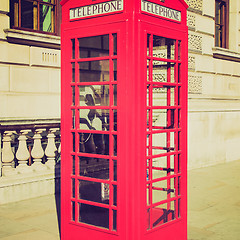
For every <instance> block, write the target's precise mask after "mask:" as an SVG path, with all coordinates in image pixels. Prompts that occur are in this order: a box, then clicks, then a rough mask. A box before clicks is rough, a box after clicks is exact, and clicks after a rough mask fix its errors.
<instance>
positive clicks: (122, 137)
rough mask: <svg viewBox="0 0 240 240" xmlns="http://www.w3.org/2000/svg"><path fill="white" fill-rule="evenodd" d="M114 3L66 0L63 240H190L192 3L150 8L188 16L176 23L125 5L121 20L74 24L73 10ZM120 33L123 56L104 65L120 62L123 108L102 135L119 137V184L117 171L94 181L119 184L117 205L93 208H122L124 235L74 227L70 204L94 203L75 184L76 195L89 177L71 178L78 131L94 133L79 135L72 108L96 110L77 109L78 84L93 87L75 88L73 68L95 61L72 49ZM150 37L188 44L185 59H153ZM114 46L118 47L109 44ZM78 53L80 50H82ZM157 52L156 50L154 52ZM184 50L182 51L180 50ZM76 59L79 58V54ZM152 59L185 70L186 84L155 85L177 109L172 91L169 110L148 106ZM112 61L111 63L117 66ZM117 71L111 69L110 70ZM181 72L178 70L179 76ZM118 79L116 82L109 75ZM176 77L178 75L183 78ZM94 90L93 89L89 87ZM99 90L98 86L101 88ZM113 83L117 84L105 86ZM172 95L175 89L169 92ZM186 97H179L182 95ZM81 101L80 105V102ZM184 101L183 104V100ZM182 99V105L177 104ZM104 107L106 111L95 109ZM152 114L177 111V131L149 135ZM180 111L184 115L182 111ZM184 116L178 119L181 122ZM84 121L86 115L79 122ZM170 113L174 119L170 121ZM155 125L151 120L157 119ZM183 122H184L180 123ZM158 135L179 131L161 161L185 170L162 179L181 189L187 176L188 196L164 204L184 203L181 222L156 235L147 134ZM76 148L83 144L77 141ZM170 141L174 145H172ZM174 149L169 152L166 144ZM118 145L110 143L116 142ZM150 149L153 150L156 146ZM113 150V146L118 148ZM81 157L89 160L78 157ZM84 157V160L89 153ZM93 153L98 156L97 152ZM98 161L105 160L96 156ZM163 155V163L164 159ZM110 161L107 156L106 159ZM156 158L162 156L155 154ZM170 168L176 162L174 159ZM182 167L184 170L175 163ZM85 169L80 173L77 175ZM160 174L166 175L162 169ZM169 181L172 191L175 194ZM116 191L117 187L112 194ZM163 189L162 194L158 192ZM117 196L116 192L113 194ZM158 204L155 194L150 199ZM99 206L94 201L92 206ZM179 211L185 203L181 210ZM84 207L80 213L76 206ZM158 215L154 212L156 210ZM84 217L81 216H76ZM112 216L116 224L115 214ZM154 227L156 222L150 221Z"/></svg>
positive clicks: (176, 1)
mask: <svg viewBox="0 0 240 240" xmlns="http://www.w3.org/2000/svg"><path fill="white" fill-rule="evenodd" d="M99 2H107V1H100V0H96V1H91V0H86V1H81V2H79V1H75V0H69V1H67V0H63V1H62V3H61V4H62V5H63V24H62V98H61V99H62V122H61V130H62V158H61V159H62V180H61V181H62V183H61V184H62V188H61V191H62V192H61V201H62V203H61V231H62V232H61V238H62V239H63V240H75V239H76V240H77V239H88V240H89V239H96V238H97V239H104V240H108V239H109V240H110V239H111V240H114V239H122V240H150V239H151V240H155V239H169V240H174V239H178V240H185V239H187V61H188V60H187V59H188V58H187V49H188V48H187V40H188V39H187V27H186V7H187V6H186V4H185V2H184V1H183V0H171V1H170V0H166V1H165V3H162V2H160V1H158V0H151V2H154V3H157V4H160V5H163V6H167V7H169V8H173V9H176V10H178V11H181V13H182V21H181V22H180V23H176V22H174V21H171V20H167V19H163V18H160V17H154V16H152V15H149V14H144V13H141V10H140V6H141V5H140V3H141V1H140V0H138V1H131V0H129V1H128V0H125V1H124V11H123V12H121V13H117V14H109V15H104V16H97V17H93V18H88V19H84V20H74V21H70V20H69V9H70V8H74V7H79V6H80V3H81V4H82V5H90V4H96V3H99ZM113 33H117V36H118V41H117V42H118V45H117V48H118V54H117V56H112V54H111V53H110V55H109V57H101V58H98V60H100V59H113V58H117V61H118V64H117V75H118V76H117V82H114V84H117V92H118V95H117V103H118V105H117V107H115V106H110V107H109V109H110V111H111V109H116V108H117V113H118V116H117V125H118V126H117V132H115V131H113V132H106V131H104V132H103V131H100V132H98V133H101V134H107V133H109V134H110V135H111V134H115V133H116V134H117V151H118V154H117V157H116V156H112V155H113V154H111V153H110V156H107V158H108V159H110V169H112V161H111V159H117V182H115V181H113V177H112V175H113V172H112V170H110V175H111V176H110V179H109V180H108V179H105V180H102V179H101V180H96V179H95V180H94V181H95V182H96V181H97V182H102V183H110V186H113V185H111V184H114V185H117V206H114V205H113V204H112V199H111V198H112V196H111V194H110V200H109V201H110V204H109V206H106V205H104V204H102V203H94V205H95V206H100V207H104V208H106V207H107V208H109V209H110V210H111V209H113V210H117V231H112V225H111V224H110V228H109V229H103V228H100V227H96V226H92V225H89V224H84V223H77V222H76V221H72V216H71V212H72V210H71V201H76V202H82V203H89V202H88V201H87V200H81V199H77V200H76V196H78V192H77V187H76V186H75V189H76V190H75V196H74V197H73V196H72V185H71V184H72V182H71V181H72V180H71V179H76V180H79V179H85V180H92V179H90V178H86V177H84V178H82V177H81V176H77V175H76V174H75V175H74V174H72V167H73V166H72V163H71V162H72V159H71V155H74V154H75V153H73V152H72V144H71V141H72V140H71V139H72V132H76V133H78V132H80V131H81V132H90V131H89V130H79V129H78V130H77V129H75V130H74V129H72V110H73V109H76V110H78V109H84V108H87V109H90V108H93V109H94V108H95V107H89V106H88V107H83V106H72V89H71V87H72V86H75V87H78V86H80V85H86V84H85V83H84V84H83V83H80V82H76V81H75V83H72V82H71V74H72V66H71V63H73V62H75V64H76V66H77V63H78V62H80V61H89V60H96V59H84V60H81V59H72V56H71V55H72V45H71V39H78V38H82V37H89V36H99V35H104V34H110V38H111V36H112V35H111V34H113ZM147 34H150V35H151V36H153V35H157V36H161V37H164V38H170V39H175V40H176V41H181V43H182V45H181V60H178V59H174V60H166V59H161V58H155V57H153V55H150V56H147ZM110 45H111V41H110ZM77 48H78V47H76V49H77ZM150 49H151V48H150ZM176 51H177V50H176ZM76 54H77V53H76ZM147 59H148V60H149V61H153V60H155V61H156V60H158V61H165V62H171V63H175V64H177V66H178V65H179V64H181V71H180V74H181V82H179V83H164V84H162V83H161V84H159V83H156V84H155V83H154V86H155V85H156V86H158V87H159V86H163V85H165V86H167V87H172V88H173V89H179V91H176V90H174V94H175V102H174V105H173V106H169V105H170V102H169V101H170V100H169V99H170V98H171V96H170V91H169V90H167V92H168V93H167V99H168V100H167V106H160V107H159V106H152V105H150V106H147V85H151V86H153V84H152V83H150V82H151V81H150V82H147V80H146V79H147ZM110 61H111V60H110ZM110 68H111V69H112V66H110ZM177 72H178V71H177ZM110 78H111V77H110ZM176 78H177V76H176ZM76 79H78V71H77V70H76ZM88 84H91V83H88ZM97 84H98V85H99V83H97ZM101 84H110V86H112V84H113V83H112V82H111V80H110V83H106V82H104V83H100V85H101ZM169 89H170V88H169ZM179 92H180V96H178V94H179ZM75 97H76V103H77V102H78V97H77V96H75ZM178 97H179V98H178ZM176 99H179V102H177V100H176ZM96 108H104V107H96ZM148 109H149V110H150V112H151V111H152V109H173V110H174V109H175V112H177V114H175V116H174V122H175V126H174V129H170V130H169V129H157V130H153V129H152V130H151V129H150V130H147V117H146V113H147V110H148ZM180 111H181V114H179V112H180ZM178 114H179V116H178ZM78 117H79V116H78ZM169 118H170V115H168V119H169ZM150 119H152V116H151V114H150ZM178 122H179V123H178ZM153 131H156V132H158V133H163V132H164V133H165V134H166V135H167V139H168V140H169V136H170V132H177V133H179V136H180V138H181V141H178V137H175V150H174V152H171V153H169V152H166V153H165V154H161V155H159V156H166V157H167V159H169V158H170V155H171V154H172V155H174V154H175V155H174V156H175V162H176V159H177V157H176V156H180V157H181V160H180V161H181V171H180V172H174V174H171V175H170V174H169V173H168V175H167V176H166V177H165V178H161V179H157V180H167V179H168V180H169V179H170V178H175V179H176V181H175V186H178V179H179V178H178V177H180V176H181V193H178V190H177V189H178V187H175V189H176V196H175V197H174V198H170V195H169V194H168V195H167V196H168V198H167V200H166V201H164V202H160V203H165V202H166V203H167V202H169V201H170V200H177V199H181V205H180V212H181V213H180V216H179V217H178V216H177V217H176V219H175V220H172V221H169V222H167V223H165V224H162V225H160V226H158V227H156V228H152V227H151V226H152V223H150V230H148V224H147V221H148V220H147V219H148V213H147V209H152V208H153V207H155V206H156V205H159V202H158V203H156V204H155V203H151V204H150V205H147V184H148V185H149V186H150V188H152V184H153V183H154V182H155V181H157V180H156V179H151V176H150V177H149V179H147V177H148V176H147V169H148V170H150V171H151V170H152V165H151V164H150V165H149V167H148V166H147V159H150V158H151V159H152V156H150V155H149V156H147V155H146V149H147V137H146V134H152V132H153ZM75 141H76V142H77V141H78V139H77V138H76V140H75ZM167 142H169V141H167ZM167 144H168V145H167V148H169V147H170V145H169V143H167ZM110 145H111V144H110ZM150 148H151V147H150ZM111 149H112V148H111ZM75 155H76V157H77V156H80V155H82V154H81V153H79V152H76V154H75ZM83 155H84V154H83ZM90 155H91V154H90ZM91 156H93V157H99V155H97V156H96V155H91ZM159 156H158V157H159ZM101 157H105V156H101ZM154 157H156V156H154ZM167 163H168V165H167V168H169V160H168V161H167ZM176 166H177V164H176ZM78 170H79V169H76V170H75V171H76V172H77V171H78ZM158 170H161V169H158ZM168 180H167V189H169V188H170V186H169V181H168ZM110 189H111V188H110ZM158 190H163V189H160V188H159V189H158ZM110 192H112V190H110ZM150 202H151V196H150ZM90 204H92V203H90ZM176 206H177V208H176V210H175V211H176V212H177V211H178V205H176ZM76 209H77V208H76ZM150 211H152V210H150ZM77 216H78V213H77V212H76V217H77ZM109 218H110V219H111V218H112V215H111V213H110V216H109ZM151 221H152V220H151Z"/></svg>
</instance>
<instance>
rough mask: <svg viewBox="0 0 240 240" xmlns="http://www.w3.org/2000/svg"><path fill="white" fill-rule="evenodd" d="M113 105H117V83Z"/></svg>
mask: <svg viewBox="0 0 240 240" xmlns="http://www.w3.org/2000/svg"><path fill="white" fill-rule="evenodd" d="M113 105H114V106H117V85H113Z"/></svg>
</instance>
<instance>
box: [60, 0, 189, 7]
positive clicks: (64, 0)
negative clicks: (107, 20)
mask: <svg viewBox="0 0 240 240" xmlns="http://www.w3.org/2000/svg"><path fill="white" fill-rule="evenodd" d="M69 1H76V0H62V1H61V2H60V4H61V5H62V6H63V5H65V4H66V3H67V2H69ZM77 1H81V2H82V1H83V0H77ZM107 1H109V0H107ZM166 1H176V2H177V1H178V2H180V3H182V4H183V6H184V7H185V8H188V5H187V3H186V2H185V1H184V0H166Z"/></svg>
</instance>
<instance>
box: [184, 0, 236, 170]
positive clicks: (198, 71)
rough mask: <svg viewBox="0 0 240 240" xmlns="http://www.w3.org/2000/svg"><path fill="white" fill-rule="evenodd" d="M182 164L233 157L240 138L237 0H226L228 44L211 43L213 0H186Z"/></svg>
mask: <svg viewBox="0 0 240 240" xmlns="http://www.w3.org/2000/svg"><path fill="white" fill-rule="evenodd" d="M186 2H187V4H188V5H189V9H188V27H189V42H188V44H189V58H188V68H189V74H188V83H189V88H188V93H189V97H188V98H189V110H188V113H189V115H188V124H189V128H188V136H189V138H188V152H189V154H188V165H189V168H190V169H192V168H199V167H205V166H209V165H214V164H218V163H224V162H228V161H233V160H237V159H239V158H240V152H239V150H238V148H239V144H240V81H239V80H240V2H239V1H238V0H230V1H229V22H228V26H227V27H228V28H229V33H228V39H229V43H228V47H227V48H223V47H217V46H216V43H215V19H216V16H215V14H216V9H215V2H216V1H215V0H187V1H186Z"/></svg>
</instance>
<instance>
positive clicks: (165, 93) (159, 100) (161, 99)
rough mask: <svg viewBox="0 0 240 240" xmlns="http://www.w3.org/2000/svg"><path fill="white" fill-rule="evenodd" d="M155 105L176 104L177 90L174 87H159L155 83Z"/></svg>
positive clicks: (153, 103)
mask: <svg viewBox="0 0 240 240" xmlns="http://www.w3.org/2000/svg"><path fill="white" fill-rule="evenodd" d="M152 105H153V106H156V107H157V106H174V105H175V91H174V88H172V87H159V86H158V85H153V99H152Z"/></svg>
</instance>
